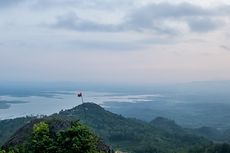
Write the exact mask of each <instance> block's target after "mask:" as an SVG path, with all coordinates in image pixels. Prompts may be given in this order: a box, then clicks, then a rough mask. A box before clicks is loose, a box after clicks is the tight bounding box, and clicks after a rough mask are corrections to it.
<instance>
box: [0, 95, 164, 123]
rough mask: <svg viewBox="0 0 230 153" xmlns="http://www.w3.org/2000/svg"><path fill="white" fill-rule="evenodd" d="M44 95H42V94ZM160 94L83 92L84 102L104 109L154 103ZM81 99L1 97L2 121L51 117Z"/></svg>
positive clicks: (66, 97) (52, 96)
mask: <svg viewBox="0 0 230 153" xmlns="http://www.w3.org/2000/svg"><path fill="white" fill-rule="evenodd" d="M41 95H42V94H41ZM160 96H161V95H158V94H152V95H150V94H141V95H138V94H137V95H122V94H117V93H104V92H90V91H87V92H83V99H84V102H93V103H96V104H99V105H101V106H102V107H105V108H106V107H107V108H108V107H110V106H109V105H106V103H110V102H118V103H119V102H122V103H123V102H127V103H138V102H147V101H152V100H153V99H154V98H155V97H160ZM81 103H82V101H81V98H79V97H77V95H76V92H74V91H58V92H43V96H26V97H23V96H22V97H14V96H6V95H5V96H4V95H3V96H0V119H1V120H2V119H9V118H16V117H22V116H27V115H28V116H30V115H50V114H53V113H57V112H59V111H60V110H65V109H70V108H73V107H75V106H77V105H79V104H81Z"/></svg>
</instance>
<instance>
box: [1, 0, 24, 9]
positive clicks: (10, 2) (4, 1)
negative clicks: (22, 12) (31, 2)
mask: <svg viewBox="0 0 230 153" xmlns="http://www.w3.org/2000/svg"><path fill="white" fill-rule="evenodd" d="M23 2H25V0H0V8H7V7H10V6H14V5H17V4H20V3H23Z"/></svg>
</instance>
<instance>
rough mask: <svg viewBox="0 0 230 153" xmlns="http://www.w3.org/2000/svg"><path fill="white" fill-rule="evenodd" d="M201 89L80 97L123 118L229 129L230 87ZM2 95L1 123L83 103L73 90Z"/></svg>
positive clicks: (96, 93)
mask: <svg viewBox="0 0 230 153" xmlns="http://www.w3.org/2000/svg"><path fill="white" fill-rule="evenodd" d="M224 85H225V84H224ZM201 87H202V88H201ZM201 87H200V86H199V87H193V86H192V87H190V86H189V87H186V88H185V87H181V86H180V87H171V88H166V87H164V88H163V89H164V90H161V89H157V88H155V89H154V90H152V91H151V92H150V91H148V92H144V91H143V90H140V92H130V91H128V92H116V91H109V92H102V91H95V90H87V91H84V92H83V97H84V102H93V103H96V104H99V105H101V106H102V107H104V108H105V109H106V110H109V111H111V112H113V113H116V114H121V115H123V116H125V117H132V118H137V119H141V120H145V121H151V120H152V119H154V118H156V117H159V116H161V117H166V118H169V119H172V120H175V121H176V122H177V123H178V124H180V125H181V126H184V127H189V128H191V127H193V128H197V127H201V126H210V127H215V128H219V129H227V128H230V84H229V85H227V86H226V85H225V88H224V86H207V87H205V88H204V87H203V86H201ZM10 89H11V88H10ZM165 89H167V90H165ZM1 91H2V92H0V120H3V119H10V118H16V117H22V116H26V115H28V116H30V115H50V114H53V113H57V112H59V111H61V110H65V109H71V108H73V107H75V106H77V105H79V104H81V103H82V101H81V98H79V97H77V95H76V94H77V93H76V91H72V90H60V91H53V90H49V91H47V90H46V91H43V90H29V89H28V90H24V91H23V90H15V91H12V90H8V94H5V93H4V92H5V91H6V90H3V89H2V90H1ZM9 91H12V92H9ZM9 93H10V94H9Z"/></svg>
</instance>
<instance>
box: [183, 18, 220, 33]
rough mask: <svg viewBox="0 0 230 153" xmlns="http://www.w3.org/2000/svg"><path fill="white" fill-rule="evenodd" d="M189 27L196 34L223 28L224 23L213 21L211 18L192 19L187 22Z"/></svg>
mask: <svg viewBox="0 0 230 153" xmlns="http://www.w3.org/2000/svg"><path fill="white" fill-rule="evenodd" d="M187 22H188V26H189V27H190V29H191V30H192V31H195V32H209V31H214V30H216V29H218V28H219V27H221V26H223V25H224V23H223V22H222V21H220V20H213V19H211V18H209V17H206V18H191V19H188V20H187Z"/></svg>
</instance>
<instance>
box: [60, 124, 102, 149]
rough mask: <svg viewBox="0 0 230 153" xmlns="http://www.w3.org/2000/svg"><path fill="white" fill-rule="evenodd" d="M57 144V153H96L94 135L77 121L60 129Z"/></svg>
mask: <svg viewBox="0 0 230 153" xmlns="http://www.w3.org/2000/svg"><path fill="white" fill-rule="evenodd" d="M57 144H58V145H59V146H58V148H59V150H58V153H76V152H77V153H98V151H97V138H96V136H95V135H94V134H92V133H91V132H90V131H89V129H88V128H87V127H86V126H84V125H81V124H80V123H79V122H74V123H72V126H71V128H69V129H67V130H66V131H61V132H60V133H59V134H58V137H57Z"/></svg>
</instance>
